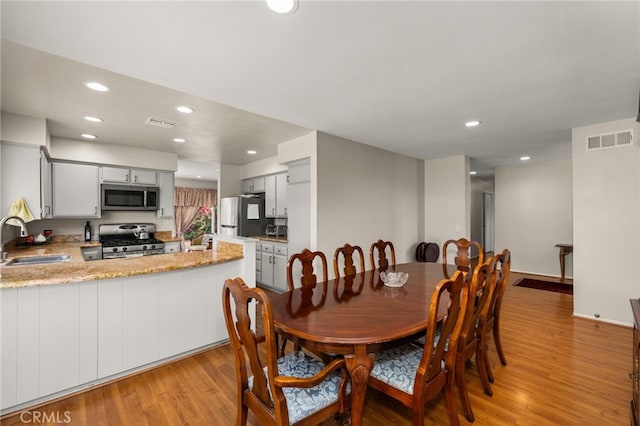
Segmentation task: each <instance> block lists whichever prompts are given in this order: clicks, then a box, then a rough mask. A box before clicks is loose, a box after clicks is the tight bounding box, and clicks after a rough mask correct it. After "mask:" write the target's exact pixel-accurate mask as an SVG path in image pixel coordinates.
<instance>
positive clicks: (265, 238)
mask: <svg viewBox="0 0 640 426" xmlns="http://www.w3.org/2000/svg"><path fill="white" fill-rule="evenodd" d="M250 238H255V239H257V240H260V241H269V242H272V243H284V244H286V243H287V237H274V236H272V235H255V236H252V237H250Z"/></svg>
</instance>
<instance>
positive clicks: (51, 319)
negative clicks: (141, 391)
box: [0, 253, 253, 411]
mask: <svg viewBox="0 0 640 426" xmlns="http://www.w3.org/2000/svg"><path fill="white" fill-rule="evenodd" d="M252 255H253V253H252ZM241 265H242V261H234V262H227V263H221V264H218V265H212V266H205V267H201V268H192V269H181V270H177V271H172V272H166V273H158V274H149V275H138V276H132V277H125V278H117V279H109V280H99V281H86V282H81V283H70V284H59V285H51V286H34V287H24V288H19V289H3V290H1V291H0V309H1V311H0V315H1V321H0V345H1V346H0V350H1V352H0V386H1V387H0V392H1V394H2V398H0V403H1V407H0V409H2V410H6V409H8V408H11V407H17V406H20V405H23V406H24V405H28V404H35V403H38V402H41V401H45V400H47V399H51V398H53V397H57V396H60V395H63V394H65V393H69V392H72V391H74V390H75V389H74V388H76V389H78V388H79V387H86V386H87V385H88V384H91V382H95V381H96V380H100V379H104V378H108V377H110V376H114V377H116V376H117V375H122V374H123V373H125V372H127V371H128V370H132V369H135V368H140V367H143V366H145V365H147V364H151V363H156V362H161V361H162V360H163V359H166V358H169V357H173V356H175V355H179V354H181V353H184V352H188V351H191V350H194V349H197V348H200V347H203V346H206V345H209V344H212V343H215V342H219V341H223V340H225V339H227V330H226V326H225V321H224V313H223V311H222V297H221V295H222V285H223V284H224V280H225V279H226V278H229V277H235V276H239V275H242V273H243V269H242V266H241ZM251 267H252V268H253V264H251ZM248 284H250V283H248ZM27 403H28V404H27ZM9 411H10V410H9Z"/></svg>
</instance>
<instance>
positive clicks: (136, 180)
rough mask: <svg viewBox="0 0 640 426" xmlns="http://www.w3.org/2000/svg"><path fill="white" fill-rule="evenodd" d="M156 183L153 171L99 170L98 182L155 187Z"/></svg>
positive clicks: (121, 168)
mask: <svg viewBox="0 0 640 426" xmlns="http://www.w3.org/2000/svg"><path fill="white" fill-rule="evenodd" d="M157 181H158V178H157V176H156V171H155V170H144V169H131V168H125V167H106V166H103V167H101V168H100V182H107V183H131V184H138V185H156V184H157Z"/></svg>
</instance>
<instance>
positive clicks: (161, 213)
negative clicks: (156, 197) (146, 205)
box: [160, 207, 164, 216]
mask: <svg viewBox="0 0 640 426" xmlns="http://www.w3.org/2000/svg"><path fill="white" fill-rule="evenodd" d="M160 216H164V207H160Z"/></svg>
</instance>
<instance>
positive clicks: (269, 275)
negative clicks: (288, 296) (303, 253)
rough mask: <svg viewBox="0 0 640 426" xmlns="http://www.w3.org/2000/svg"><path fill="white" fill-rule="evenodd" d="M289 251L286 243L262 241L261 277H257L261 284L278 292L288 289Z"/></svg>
mask: <svg viewBox="0 0 640 426" xmlns="http://www.w3.org/2000/svg"><path fill="white" fill-rule="evenodd" d="M287 252H288V249H287V245H286V244H279V243H274V244H270V243H265V242H263V243H262V256H261V271H260V275H261V279H260V280H257V278H256V280H257V281H258V282H259V283H260V284H262V285H263V286H266V287H270V288H271V289H272V290H275V291H278V292H284V291H287V260H288V258H287ZM256 276H257V274H256Z"/></svg>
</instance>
